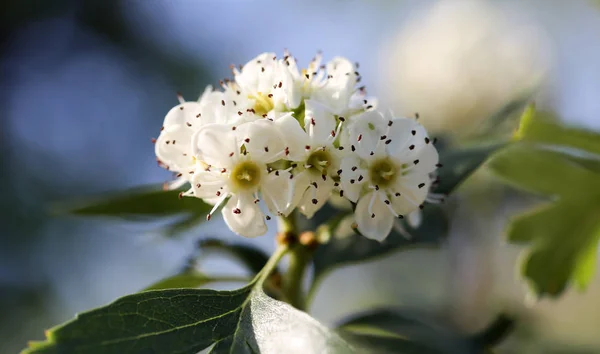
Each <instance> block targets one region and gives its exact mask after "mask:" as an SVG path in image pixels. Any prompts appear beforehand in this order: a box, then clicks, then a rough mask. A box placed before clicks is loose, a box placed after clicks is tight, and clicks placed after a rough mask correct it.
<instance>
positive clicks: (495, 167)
mask: <svg viewBox="0 0 600 354" xmlns="http://www.w3.org/2000/svg"><path fill="white" fill-rule="evenodd" d="M488 166H489V167H490V168H491V169H492V171H493V172H494V173H495V175H496V176H498V177H501V178H502V179H504V180H505V181H506V182H507V183H509V184H511V185H514V186H516V187H518V188H522V189H525V190H527V191H530V192H533V193H537V194H541V195H546V196H561V197H573V198H586V197H587V196H589V195H590V194H592V193H593V192H596V193H598V192H600V188H599V187H600V185H598V183H597V181H598V177H599V175H598V174H596V173H594V172H592V171H590V170H589V169H588V168H585V167H583V166H582V165H581V164H580V163H577V162H576V161H574V160H573V159H572V158H571V157H570V156H569V155H565V154H562V153H558V152H554V151H548V150H542V149H539V148H536V147H535V146H531V145H527V144H525V145H523V144H518V145H513V146H511V147H509V148H506V149H504V150H502V151H501V152H499V153H498V154H496V155H495V156H494V157H493V158H492V159H491V160H490V162H489V164H488Z"/></svg>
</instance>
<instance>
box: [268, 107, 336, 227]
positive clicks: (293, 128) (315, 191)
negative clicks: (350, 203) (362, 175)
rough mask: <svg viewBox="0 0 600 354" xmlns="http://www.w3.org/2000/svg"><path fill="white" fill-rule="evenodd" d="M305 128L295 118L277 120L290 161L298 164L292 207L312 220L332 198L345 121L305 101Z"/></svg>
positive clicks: (290, 116) (285, 117)
mask: <svg viewBox="0 0 600 354" xmlns="http://www.w3.org/2000/svg"><path fill="white" fill-rule="evenodd" d="M305 106H306V109H305V115H304V122H303V123H304V129H302V127H301V126H300V124H299V123H298V121H297V120H296V119H295V118H294V117H293V116H292V115H291V114H288V115H286V116H283V117H280V118H277V119H276V120H275V125H277V126H278V127H279V129H280V130H281V132H282V133H284V134H285V137H286V138H285V139H286V143H287V146H288V152H289V155H288V157H287V159H288V160H290V161H294V162H295V165H296V167H295V169H294V174H295V182H294V183H295V186H294V191H295V192H294V198H293V200H292V202H291V203H292V205H293V206H295V205H296V204H297V205H298V207H299V209H300V211H301V212H302V213H303V214H304V215H306V216H307V217H308V218H311V217H312V216H313V215H314V214H315V212H317V210H319V209H320V208H321V207H322V206H323V205H324V204H325V203H326V202H327V200H329V197H330V196H331V192H332V191H333V189H334V188H335V187H336V186H337V183H336V182H335V181H334V176H336V171H337V166H339V157H338V152H339V151H338V148H337V147H336V146H335V144H334V143H335V140H336V136H337V135H338V134H339V131H340V129H341V127H342V123H343V122H342V121H339V122H338V120H336V118H335V117H334V115H333V114H332V113H330V112H329V111H328V110H327V108H326V107H324V106H323V105H321V104H320V103H318V102H315V101H312V100H306V101H305Z"/></svg>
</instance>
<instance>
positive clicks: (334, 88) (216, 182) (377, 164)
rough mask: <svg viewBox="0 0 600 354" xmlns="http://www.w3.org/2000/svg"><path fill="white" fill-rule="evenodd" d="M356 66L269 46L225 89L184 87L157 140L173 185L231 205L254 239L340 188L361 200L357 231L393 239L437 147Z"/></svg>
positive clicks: (421, 195) (236, 224)
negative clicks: (369, 89) (185, 94)
mask: <svg viewBox="0 0 600 354" xmlns="http://www.w3.org/2000/svg"><path fill="white" fill-rule="evenodd" d="M357 70H358V65H357V64H353V63H352V62H350V61H348V60H347V59H345V58H341V57H336V58H334V59H332V60H331V61H329V62H328V63H327V64H325V65H321V55H320V54H318V55H317V56H316V57H315V58H314V59H313V60H312V61H311V62H310V63H309V65H308V68H307V69H302V70H300V69H299V68H298V66H297V64H296V59H295V58H294V57H293V56H291V55H289V54H287V53H286V55H285V56H284V57H283V58H277V56H276V55H275V54H273V53H264V54H261V55H259V56H258V57H256V58H254V59H253V60H251V61H250V62H248V63H247V64H246V65H244V66H241V67H240V68H239V69H238V68H235V67H233V68H232V71H233V79H232V80H225V81H223V82H221V86H222V90H213V88H212V87H208V88H207V89H206V90H205V91H204V93H203V94H202V96H201V97H200V98H199V99H198V101H193V102H186V101H184V100H183V99H182V98H181V97H180V104H179V105H177V106H175V107H173V108H172V109H171V110H170V111H169V112H168V113H167V115H166V117H165V120H164V125H163V128H162V130H161V133H160V136H159V137H158V139H157V140H156V155H157V158H158V161H159V163H160V164H161V166H163V167H165V168H167V169H169V170H170V171H173V172H174V173H176V175H177V178H176V179H175V180H174V181H172V182H171V183H169V184H168V188H170V189H175V188H181V187H182V186H184V185H186V184H189V185H190V188H189V189H188V190H187V191H185V192H182V193H181V196H191V197H196V198H201V199H203V200H204V201H205V202H207V203H209V204H211V205H214V207H213V209H212V211H211V212H210V213H209V214H208V216H207V218H208V219H210V217H211V216H212V215H213V213H214V212H215V211H216V210H217V209H219V208H220V207H222V214H223V217H224V219H225V222H226V223H227V225H228V226H229V228H230V229H231V230H232V231H234V232H236V233H238V234H240V235H243V236H246V237H254V236H259V235H262V234H264V233H265V232H266V231H267V224H268V221H269V220H271V219H272V217H273V216H287V215H289V214H290V213H291V212H292V211H293V210H295V209H297V210H299V212H301V213H302V214H304V215H306V216H307V217H308V218H310V217H312V216H313V215H314V214H315V212H317V211H318V210H319V209H320V208H321V207H322V206H323V205H324V204H325V203H326V202H327V201H328V200H329V199H330V197H331V196H332V195H334V193H335V194H339V195H340V196H343V197H345V198H347V199H348V200H350V201H351V202H352V203H355V205H356V208H355V221H356V225H357V229H358V231H359V232H361V233H362V234H363V235H365V236H366V237H369V238H374V239H379V240H381V239H383V238H385V237H386V236H387V235H388V234H389V233H390V231H391V229H392V227H393V224H394V219H395V218H401V217H403V215H405V214H408V213H411V212H413V211H415V210H418V208H419V206H420V205H422V203H423V202H424V201H425V200H426V198H427V195H428V192H429V189H430V185H431V175H432V173H433V172H434V170H435V169H436V166H437V165H438V154H437V150H436V149H435V147H434V146H433V143H432V142H431V140H430V139H429V137H428V136H427V132H426V131H425V129H424V128H423V127H422V126H421V125H420V124H419V123H417V121H416V120H415V119H410V118H393V117H389V116H388V115H386V114H384V113H381V112H380V111H378V110H377V102H376V100H375V99H373V98H370V97H367V96H366V91H365V89H364V87H357V84H358V83H359V82H360V79H361V77H360V74H359V73H358V71H357ZM260 201H262V202H263V203H261V202H260Z"/></svg>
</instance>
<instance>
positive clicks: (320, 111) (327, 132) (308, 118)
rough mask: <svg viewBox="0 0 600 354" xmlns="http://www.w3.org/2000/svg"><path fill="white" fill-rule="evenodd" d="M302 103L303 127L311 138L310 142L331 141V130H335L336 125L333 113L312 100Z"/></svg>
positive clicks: (325, 142) (321, 143)
mask: <svg viewBox="0 0 600 354" xmlns="http://www.w3.org/2000/svg"><path fill="white" fill-rule="evenodd" d="M304 104H305V107H306V111H305V116H304V129H305V130H306V131H307V132H308V135H309V136H310V138H311V144H318V145H321V146H324V145H328V142H329V141H332V139H331V138H330V137H331V132H332V131H335V126H336V121H335V117H334V116H333V113H331V111H329V110H328V109H327V107H325V106H323V105H322V104H321V103H319V102H317V101H314V100H305V101H304Z"/></svg>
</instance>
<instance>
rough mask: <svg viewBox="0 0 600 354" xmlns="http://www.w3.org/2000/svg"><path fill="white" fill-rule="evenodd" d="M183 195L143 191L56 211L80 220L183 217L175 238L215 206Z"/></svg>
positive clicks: (175, 225)
mask: <svg viewBox="0 0 600 354" xmlns="http://www.w3.org/2000/svg"><path fill="white" fill-rule="evenodd" d="M179 193H180V191H176V190H175V191H164V190H163V189H162V187H159V186H149V187H140V188H136V189H132V190H128V191H123V192H117V193H114V194H112V195H108V196H102V197H99V198H90V199H87V200H82V201H80V202H78V203H70V204H65V205H61V206H57V207H56V208H55V212H58V213H70V214H74V215H80V216H95V217H117V218H151V217H166V216H176V215H182V216H183V217H182V218H181V219H180V220H178V221H176V222H175V223H173V224H171V225H170V226H169V228H168V229H167V234H169V235H174V234H176V233H178V232H182V231H185V230H187V229H189V228H191V227H193V226H196V225H198V224H199V223H201V222H202V221H204V220H205V218H206V214H208V212H209V211H210V209H211V208H212V206H210V205H208V204H206V203H204V202H203V201H202V200H201V199H198V198H179Z"/></svg>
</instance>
